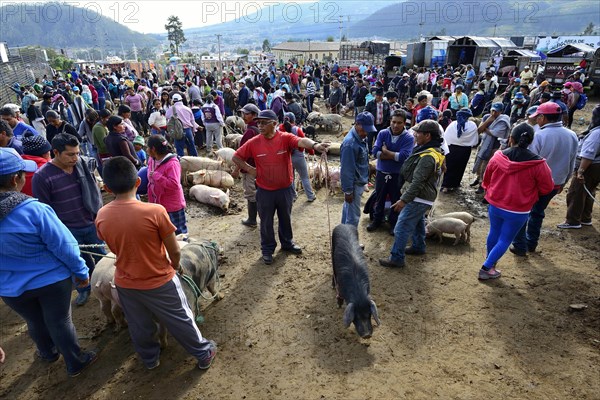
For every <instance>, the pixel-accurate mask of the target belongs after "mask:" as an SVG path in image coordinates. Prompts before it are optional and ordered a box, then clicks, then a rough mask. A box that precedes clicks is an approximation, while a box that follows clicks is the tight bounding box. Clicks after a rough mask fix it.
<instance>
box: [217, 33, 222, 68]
mask: <svg viewBox="0 0 600 400" xmlns="http://www.w3.org/2000/svg"><path fill="white" fill-rule="evenodd" d="M216 36H217V46H218V49H219V74H222V73H223V64H222V63H221V36H223V35H220V34H217V35H216Z"/></svg>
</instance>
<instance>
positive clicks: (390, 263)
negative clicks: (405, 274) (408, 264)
mask: <svg viewBox="0 0 600 400" xmlns="http://www.w3.org/2000/svg"><path fill="white" fill-rule="evenodd" d="M379 265H381V266H382V267H386V268H404V266H405V264H404V261H394V260H392V259H390V258H380V259H379Z"/></svg>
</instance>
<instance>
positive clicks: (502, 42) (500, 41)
mask: <svg viewBox="0 0 600 400" xmlns="http://www.w3.org/2000/svg"><path fill="white" fill-rule="evenodd" d="M488 39H490V40H493V41H494V42H496V44H497V45H498V46H500V47H501V48H503V49H516V48H518V47H519V46H517V45H516V44H514V43H513V42H512V40H510V39H505V38H499V37H491V38H488Z"/></svg>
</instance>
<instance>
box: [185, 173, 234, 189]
mask: <svg viewBox="0 0 600 400" xmlns="http://www.w3.org/2000/svg"><path fill="white" fill-rule="evenodd" d="M187 181H188V183H189V184H190V185H207V186H211V187H215V188H223V189H229V188H230V187H232V186H233V184H234V183H235V181H234V180H233V177H232V176H231V175H230V174H229V173H228V172H227V171H208V170H206V169H201V170H200V171H196V172H192V173H191V174H188V176H187Z"/></svg>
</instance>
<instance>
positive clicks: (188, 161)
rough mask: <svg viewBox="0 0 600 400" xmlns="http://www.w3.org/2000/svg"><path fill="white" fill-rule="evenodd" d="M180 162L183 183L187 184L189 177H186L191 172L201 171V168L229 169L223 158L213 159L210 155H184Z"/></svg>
mask: <svg viewBox="0 0 600 400" xmlns="http://www.w3.org/2000/svg"><path fill="white" fill-rule="evenodd" d="M179 163H180V164H181V183H182V184H183V185H185V184H186V181H187V179H186V178H185V177H186V176H187V175H188V174H189V173H192V172H196V171H200V170H201V169H208V170H211V171H215V170H225V169H227V166H226V164H225V162H224V161H223V160H220V161H218V160H212V159H210V158H208V157H193V156H183V157H181V158H180V160H179Z"/></svg>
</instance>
